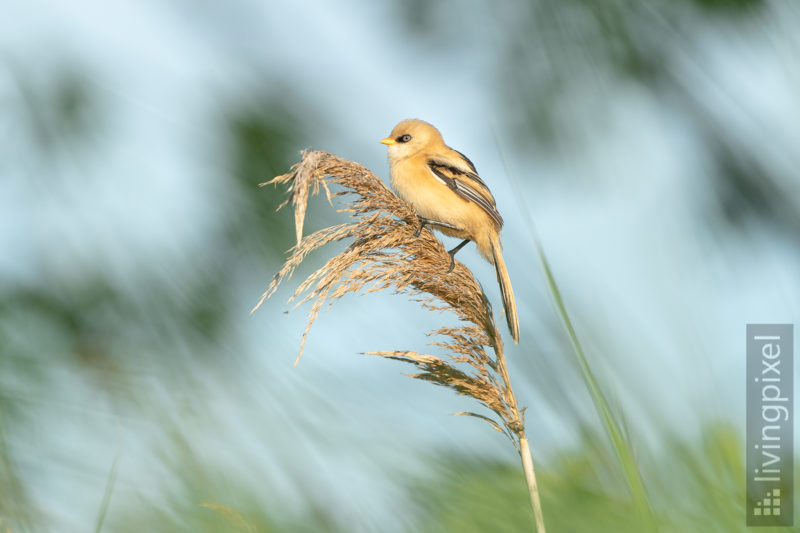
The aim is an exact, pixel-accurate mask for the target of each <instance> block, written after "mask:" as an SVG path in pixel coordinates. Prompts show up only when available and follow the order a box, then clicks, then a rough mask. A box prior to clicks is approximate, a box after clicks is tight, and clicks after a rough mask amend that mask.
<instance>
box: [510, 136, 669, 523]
mask: <svg viewBox="0 0 800 533" xmlns="http://www.w3.org/2000/svg"><path fill="white" fill-rule="evenodd" d="M495 132H496V129H495ZM495 144H496V145H497V150H498V152H499V154H500V159H501V160H502V162H503V166H504V167H505V171H506V175H507V176H508V177H509V181H510V182H511V186H512V188H513V190H514V198H515V199H516V202H517V207H518V208H519V210H520V212H521V213H522V215H523V216H524V217H525V225H526V227H527V228H528V232H529V234H530V237H531V240H532V241H533V243H534V247H535V249H536V254H537V256H538V258H539V262H540V264H541V266H542V270H543V271H544V274H545V278H546V279H547V287H548V289H549V290H550V294H551V296H552V297H553V301H554V302H555V304H556V309H557V311H558V315H559V318H560V319H561V323H562V324H563V326H564V328H565V329H566V331H567V334H568V335H569V339H570V342H571V344H572V348H573V351H574V353H575V356H576V358H577V360H578V364H579V366H580V369H581V376H582V377H583V381H584V383H585V385H586V388H587V389H588V390H589V394H590V396H591V398H592V403H593V404H594V407H595V409H596V410H597V414H598V415H599V416H600V420H601V421H602V423H603V427H604V429H605V431H606V433H607V434H608V436H609V438H610V439H611V443H612V444H613V446H614V451H615V453H616V455H617V458H618V459H619V461H620V464H621V466H622V469H623V473H624V476H625V479H626V481H627V483H628V488H629V490H630V493H631V497H632V498H633V501H634V503H635V505H636V508H637V510H638V512H639V514H640V518H641V520H642V523H643V525H646V526H647V527H648V528H649V529H650V530H656V529H657V527H656V523H655V519H654V516H653V512H652V509H651V507H650V503H649V501H648V499H647V493H646V491H645V487H644V482H643V480H642V475H641V472H640V471H639V465H638V464H637V463H636V457H635V455H634V453H633V446H632V445H631V443H630V442H629V441H628V439H627V438H626V434H625V433H624V431H623V430H622V425H621V424H620V422H619V420H618V419H617V417H616V416H614V412H613V410H612V409H611V405H610V404H609V402H608V399H607V397H606V395H605V394H604V393H603V389H602V388H601V387H600V384H599V383H598V381H597V378H596V377H595V375H594V372H593V371H592V368H591V366H590V365H589V361H588V359H587V358H586V354H585V352H584V350H583V346H582V345H581V342H580V339H579V337H578V333H577V332H576V331H575V326H574V325H573V323H572V319H571V318H570V316H569V313H568V312H567V308H566V305H564V299H563V297H562V296H561V291H560V290H559V288H558V284H557V283H556V280H555V276H554V275H553V271H552V269H551V268H550V263H549V261H548V260H547V255H546V254H545V251H544V246H543V245H542V242H541V240H540V239H539V235H538V233H537V232H536V226H535V224H534V222H533V217H532V216H531V214H530V210H529V209H528V206H527V205H526V204H525V202H524V201H523V198H524V196H523V193H522V189H521V187H520V186H519V182H518V181H517V180H516V179H515V175H514V174H513V173H512V172H511V170H510V168H509V164H508V160H507V158H506V156H505V153H504V152H503V148H502V144H501V143H500V141H499V139H498V138H497V135H496V133H495Z"/></svg>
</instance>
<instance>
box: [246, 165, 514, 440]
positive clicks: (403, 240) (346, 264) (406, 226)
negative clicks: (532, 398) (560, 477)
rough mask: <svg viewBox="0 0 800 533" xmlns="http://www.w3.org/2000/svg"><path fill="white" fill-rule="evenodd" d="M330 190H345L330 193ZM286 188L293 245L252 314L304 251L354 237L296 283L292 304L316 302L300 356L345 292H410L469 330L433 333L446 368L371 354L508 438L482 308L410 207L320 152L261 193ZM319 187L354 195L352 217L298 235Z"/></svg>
mask: <svg viewBox="0 0 800 533" xmlns="http://www.w3.org/2000/svg"><path fill="white" fill-rule="evenodd" d="M327 182H330V183H331V184H336V185H339V186H341V187H343V190H342V191H341V192H337V193H335V194H333V193H331V191H330V188H329V184H328V183H327ZM286 183H288V184H290V187H289V193H290V197H289V199H288V200H287V202H291V203H292V204H293V205H294V208H295V223H296V225H297V236H298V244H297V245H296V246H295V247H294V248H293V249H292V251H291V255H290V256H289V259H288V260H287V261H286V263H285V264H284V266H283V268H282V269H281V270H280V272H278V274H277V275H276V276H275V279H274V280H273V281H272V283H271V284H270V286H269V288H268V289H267V291H266V292H265V293H264V294H263V295H262V297H261V299H260V300H259V302H258V304H257V305H256V307H255V308H254V310H255V309H257V308H258V307H259V306H261V304H262V303H263V302H264V300H266V299H267V298H269V297H270V296H271V295H272V294H273V293H274V292H275V290H276V289H277V287H278V285H279V284H280V282H281V281H282V280H284V279H286V278H288V277H290V276H291V275H292V273H293V272H294V270H295V269H296V268H297V267H298V266H299V265H300V263H302V261H303V260H304V259H305V258H306V256H307V255H308V254H309V253H310V252H311V251H313V250H316V249H317V248H319V247H321V246H324V245H325V244H328V243H331V242H335V241H341V240H344V239H353V240H352V242H351V243H350V245H349V246H348V247H347V249H346V250H344V251H343V252H342V253H340V254H338V255H336V256H334V257H333V258H331V259H330V260H328V262H327V263H325V265H323V266H322V268H320V269H319V270H317V271H316V272H314V273H313V274H311V275H310V276H309V277H308V278H307V279H306V280H305V281H303V282H302V283H301V284H300V286H299V287H298V288H297V290H296V291H295V293H294V295H293V296H292V298H291V299H290V301H292V300H296V301H297V305H300V304H302V303H304V302H307V301H312V302H313V303H312V307H311V313H310V315H309V320H308V324H307V326H306V329H305V331H304V333H303V341H302V344H301V348H300V353H301V354H302V352H303V349H304V346H305V340H306V337H307V335H308V332H309V331H310V329H311V325H312V324H313V323H314V321H315V320H316V318H317V316H318V315H319V311H320V310H321V308H322V307H323V306H324V305H325V303H326V302H329V303H332V302H333V300H335V299H337V298H341V297H342V296H344V295H345V294H348V293H351V292H359V291H363V292H364V293H369V292H375V291H379V290H383V289H387V288H394V289H395V290H396V291H397V292H400V293H407V294H410V295H412V296H414V297H416V298H417V299H418V300H419V301H420V302H421V304H422V305H423V306H424V307H426V308H429V309H438V310H448V311H451V312H453V313H455V314H456V316H457V317H458V318H459V319H460V320H461V321H462V322H465V323H467V324H466V325H464V326H460V327H455V328H440V329H438V330H436V331H433V332H432V333H431V334H433V335H437V336H443V337H446V338H448V340H447V341H446V342H437V343H433V344H434V345H436V346H439V347H441V348H443V349H444V350H445V351H446V352H448V353H449V355H450V359H451V361H450V362H446V361H444V360H443V359H440V358H437V357H434V356H430V355H422V354H416V353H414V352H372V354H374V355H381V356H384V357H390V358H394V359H400V360H403V361H406V362H409V363H411V364H414V365H415V366H417V368H418V369H420V370H421V371H422V372H421V373H419V374H413V375H412V376H413V377H415V378H418V379H425V380H428V381H431V382H434V383H436V384H439V385H443V386H447V387H450V388H452V389H454V390H456V392H458V393H459V394H464V395H467V396H472V397H473V398H475V399H476V400H478V401H479V402H480V403H482V404H483V405H485V406H486V407H488V408H489V409H491V410H492V411H494V412H495V413H496V414H497V415H498V416H499V417H500V419H501V420H502V421H503V425H504V426H505V427H506V428H507V430H508V431H511V433H510V434H509V436H511V435H513V432H514V431H515V430H516V429H517V428H519V427H521V419H520V415H519V413H518V410H517V408H516V406H515V405H514V403H513V397H512V395H511V394H510V393H509V391H508V390H506V387H505V385H504V384H503V383H502V376H501V375H499V374H498V362H497V361H496V360H495V358H494V357H491V356H490V355H489V354H488V352H487V348H491V349H492V351H493V352H494V356H495V357H496V355H497V353H498V351H499V352H500V353H502V340H501V339H500V335H499V334H498V332H497V327H496V325H495V322H494V318H493V315H492V310H491V306H490V304H489V301H488V299H487V297H486V295H485V294H484V292H483V290H482V289H481V286H480V284H479V283H478V282H477V280H476V279H475V278H474V276H473V275H472V272H470V270H469V269H468V268H466V267H465V266H464V265H463V264H462V263H460V262H456V266H455V268H454V269H453V271H452V272H450V273H447V269H448V267H449V265H450V255H449V254H448V253H447V250H446V249H445V247H444V245H443V244H442V243H441V241H439V239H437V238H436V237H435V236H434V235H433V233H432V232H430V231H428V230H426V231H423V232H422V233H421V234H420V235H419V237H414V232H415V231H416V229H417V227H418V225H419V222H418V219H417V216H416V215H415V214H414V211H413V210H412V208H411V206H410V205H408V204H407V203H406V202H405V201H403V200H401V199H400V198H398V197H397V196H396V195H395V194H394V193H393V192H392V191H391V190H390V189H389V188H388V187H386V185H384V183H383V181H381V180H380V179H379V178H378V177H377V176H375V175H374V174H373V173H372V172H370V171H369V170H367V169H366V168H364V167H363V166H361V165H359V164H357V163H353V162H351V161H346V160H344V159H341V158H339V157H337V156H335V155H332V154H329V153H327V152H321V151H315V152H304V153H303V158H302V160H301V161H300V163H298V164H297V165H295V166H294V167H293V169H292V171H291V172H289V173H287V174H284V175H282V176H278V177H277V178H275V179H273V180H271V181H269V182H266V183H264V184H262V185H268V184H286ZM320 187H322V188H324V189H325V191H326V194H327V196H328V199H329V200H332V198H334V197H339V196H344V195H352V198H348V200H349V202H348V203H347V204H345V206H344V207H343V208H342V209H340V211H343V212H348V213H350V214H351V218H352V219H353V221H352V222H349V223H346V224H341V225H337V226H332V227H329V228H325V229H323V230H320V231H317V232H315V233H313V234H311V235H309V236H307V237H302V229H303V221H304V219H305V212H306V206H307V202H308V198H309V196H310V195H313V194H317V193H318V192H319V190H320ZM283 205H286V202H284V204H283ZM283 205H282V206H283ZM282 206H281V207H282ZM298 359H299V356H298ZM452 363H465V364H467V365H469V366H470V367H471V372H469V373H465V372H464V371H462V370H460V369H458V368H456V367H455V366H453V364H452ZM498 378H500V379H498ZM513 440H515V439H513V438H512V441H513Z"/></svg>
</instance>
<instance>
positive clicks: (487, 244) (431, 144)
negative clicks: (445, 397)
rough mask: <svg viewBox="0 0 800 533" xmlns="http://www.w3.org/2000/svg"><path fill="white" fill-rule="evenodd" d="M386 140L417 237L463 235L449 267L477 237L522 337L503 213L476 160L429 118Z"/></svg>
mask: <svg viewBox="0 0 800 533" xmlns="http://www.w3.org/2000/svg"><path fill="white" fill-rule="evenodd" d="M380 142H381V143H383V144H385V145H387V146H388V150H387V152H388V160H389V173H390V180H389V181H390V184H391V186H392V189H393V190H394V192H395V193H396V194H397V195H398V196H399V197H400V198H402V199H403V200H405V201H406V202H408V203H409V204H411V206H412V208H413V209H414V212H415V213H416V215H417V218H418V219H419V226H418V228H417V230H416V233H415V237H418V236H419V234H420V232H421V231H422V229H423V228H424V227H425V226H430V227H432V228H434V229H437V230H439V231H441V232H442V233H444V234H445V235H449V236H452V237H458V238H460V239H463V240H462V242H461V243H460V244H459V245H457V246H456V247H455V248H453V249H452V250H449V252H448V253H449V254H450V269H449V270H448V271H447V272H448V273H449V272H450V271H452V270H453V267H454V266H455V257H454V256H455V254H456V253H457V252H458V251H459V250H460V249H461V248H463V247H464V246H465V245H466V244H467V243H469V242H470V241H473V242H475V245H476V247H477V249H478V252H479V253H480V254H481V256H483V258H484V259H486V260H487V261H488V262H489V263H491V264H493V265H494V267H495V272H496V274H497V282H498V284H499V285H500V294H501V296H502V298H503V308H504V309H505V314H506V321H507V323H508V329H509V331H510V332H511V337H512V338H513V339H514V342H515V343H519V318H518V317H517V305H516V302H515V300H514V290H513V289H512V287H511V279H510V278H509V276H508V270H507V269H506V264H505V261H503V254H502V244H501V241H500V230H501V228H502V227H503V217H501V216H500V213H499V211H498V210H497V204H496V202H495V200H494V196H492V193H491V191H489V187H488V186H487V185H486V183H485V182H484V181H483V180H482V179H481V178H480V176H478V171H477V170H476V169H475V165H474V164H473V163H472V161H470V160H469V158H468V157H467V156H465V155H464V154H462V153H461V152H459V151H458V150H454V149H453V148H450V147H449V146H447V145H446V144H445V142H444V139H443V138H442V134H441V133H440V132H439V130H438V129H436V128H435V127H434V126H433V125H432V124H429V123H428V122H425V121H423V120H418V119H407V120H403V121H402V122H400V123H399V124H397V126H395V127H394V129H393V130H392V132H391V133H390V134H389V136H388V137H386V138H385V139H383V140H381V141H380Z"/></svg>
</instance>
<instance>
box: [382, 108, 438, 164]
mask: <svg viewBox="0 0 800 533" xmlns="http://www.w3.org/2000/svg"><path fill="white" fill-rule="evenodd" d="M381 142H382V143H383V144H385V145H387V146H388V147H389V161H390V162H391V161H399V160H401V159H405V158H407V157H412V156H415V155H417V154H418V153H420V152H422V151H424V150H430V149H431V148H434V147H436V146H438V145H440V144H442V145H443V144H444V141H443V140H442V134H441V133H439V130H437V129H436V128H434V127H433V125H431V124H428V123H427V122H425V121H422V120H418V119H414V118H412V119H408V120H404V121H402V122H401V123H399V124H398V125H397V126H395V127H394V129H393V130H392V133H390V134H389V136H388V137H386V138H385V139H383V140H382V141H381Z"/></svg>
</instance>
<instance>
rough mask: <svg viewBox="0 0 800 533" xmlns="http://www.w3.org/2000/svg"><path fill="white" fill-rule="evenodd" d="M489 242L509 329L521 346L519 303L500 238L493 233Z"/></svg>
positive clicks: (512, 336)
mask: <svg viewBox="0 0 800 533" xmlns="http://www.w3.org/2000/svg"><path fill="white" fill-rule="evenodd" d="M489 242H490V243H491V245H492V259H493V260H494V269H495V272H496V273H497V283H499V284H500V294H501V295H502V297H503V308H504V309H505V311H506V321H507V322H508V329H509V330H510V331H511V338H513V339H514V342H515V343H517V344H519V318H518V317H517V303H516V301H515V300H514V289H512V288H511V279H510V278H509V277H508V270H506V263H505V261H503V253H502V249H501V248H502V247H501V245H500V236H499V235H498V234H497V233H495V232H491V233H490V234H489Z"/></svg>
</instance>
